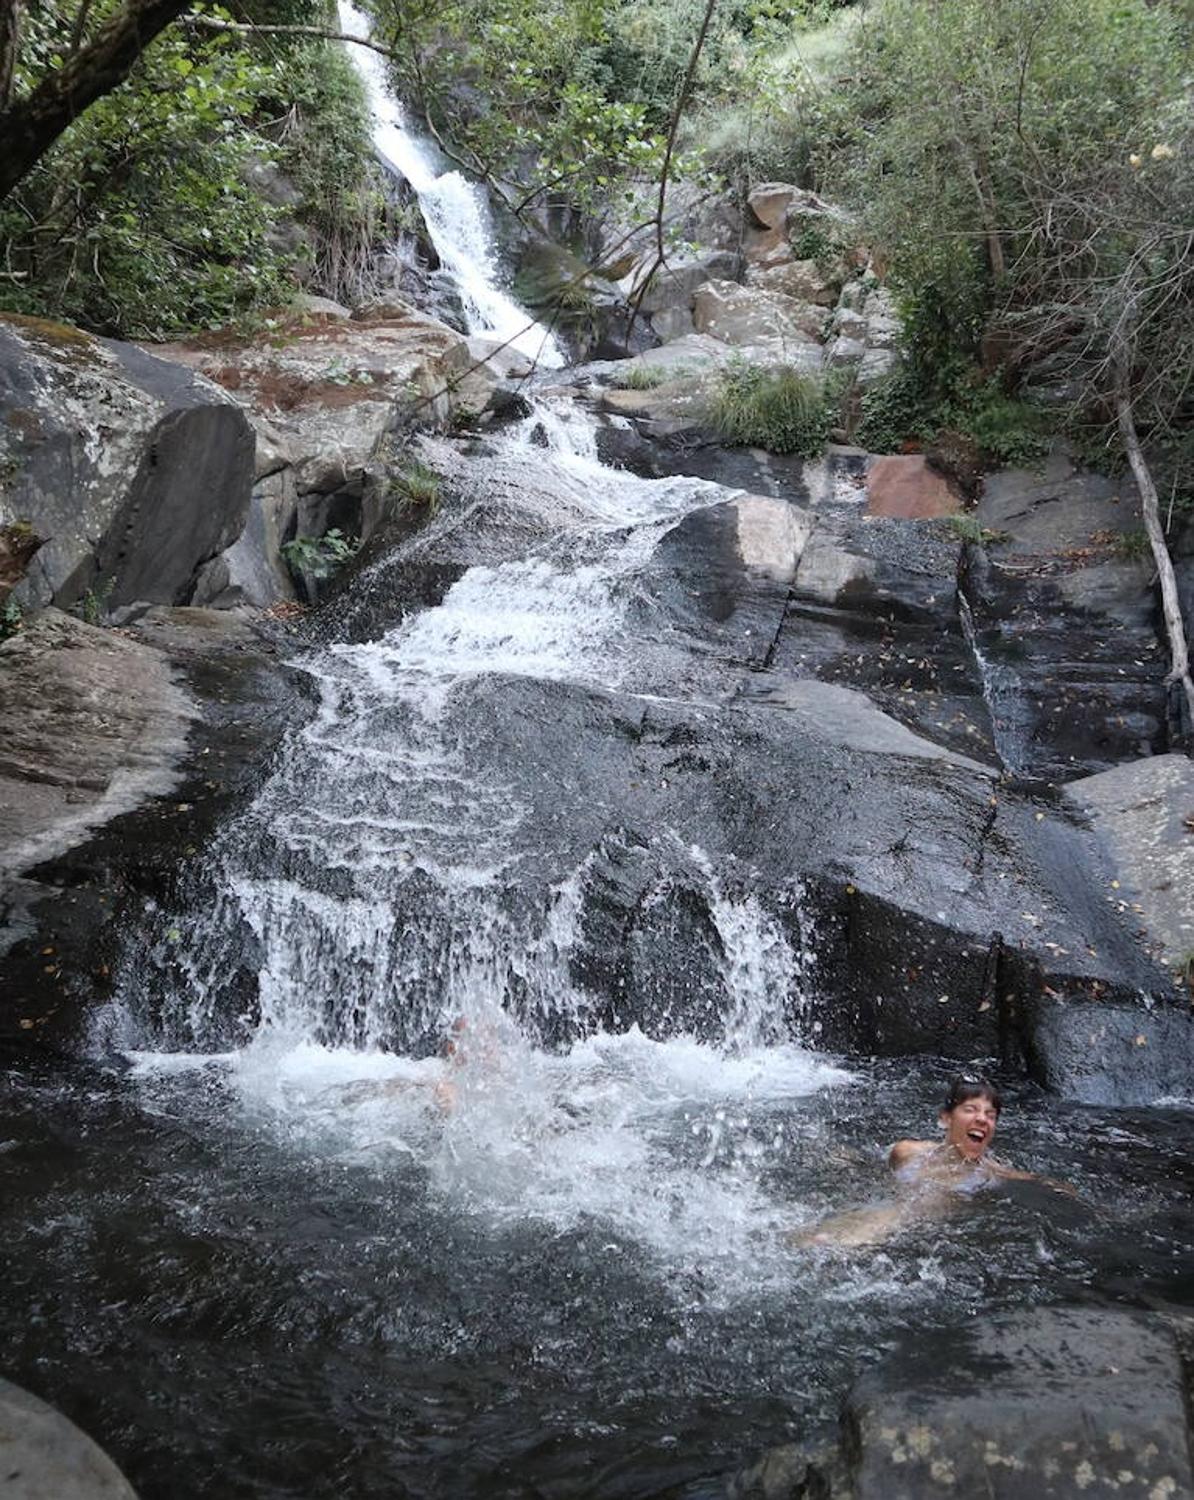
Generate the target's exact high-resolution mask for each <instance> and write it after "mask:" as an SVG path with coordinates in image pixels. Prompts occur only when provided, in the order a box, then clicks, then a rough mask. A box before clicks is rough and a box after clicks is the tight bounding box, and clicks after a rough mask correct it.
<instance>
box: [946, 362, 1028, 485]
mask: <svg viewBox="0 0 1194 1500" xmlns="http://www.w3.org/2000/svg"><path fill="white" fill-rule="evenodd" d="M934 416H935V418H936V425H937V430H940V429H941V428H952V429H954V430H955V431H958V432H962V433H965V434H966V436H967V437H971V438H973V439H974V441H975V442H976V443H977V444H978V446H979V448H980V449H981V450H982V454H983V458H984V460H985V461H986V462H987V463H996V464H1006V465H1009V466H1011V467H1013V468H1031V467H1032V465H1034V464H1036V463H1039V462H1040V460H1041V459H1042V458H1043V457H1044V456H1045V453H1046V451H1047V449H1048V435H1047V432H1046V429H1045V424H1044V418H1043V416H1042V414H1041V413H1040V412H1038V411H1037V410H1036V409H1035V408H1033V407H1032V406H1030V405H1028V403H1027V402H1025V401H1018V400H1017V399H1016V398H1015V397H1013V396H1009V395H1007V394H1006V392H1005V391H1004V390H1003V388H1002V386H1001V385H1000V383H999V381H998V380H986V381H983V382H982V383H980V384H971V385H960V386H958V387H957V388H956V389H955V390H954V391H953V392H952V393H951V394H950V396H949V397H948V398H947V399H946V400H944V401H943V402H942V403H941V405H940V406H939V407H938V408H937V410H936V412H935V413H934Z"/></svg>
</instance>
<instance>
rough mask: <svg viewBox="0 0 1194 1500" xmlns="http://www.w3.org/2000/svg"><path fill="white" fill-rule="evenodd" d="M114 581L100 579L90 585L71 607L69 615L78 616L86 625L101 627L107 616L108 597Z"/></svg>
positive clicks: (111, 579)
mask: <svg viewBox="0 0 1194 1500" xmlns="http://www.w3.org/2000/svg"><path fill="white" fill-rule="evenodd" d="M115 583H116V580H115V579H114V578H100V579H97V580H96V581H95V583H93V584H92V585H91V587H90V588H89V589H87V590H86V592H85V593H84V594H83V595H82V597H81V598H80V599H79V600H77V602H76V603H75V604H74V605H72V606H71V613H72V614H73V615H76V616H78V618H79V619H80V620H82V621H83V622H84V624H87V625H101V624H102V623H103V620H104V616H105V615H106V614H107V603H108V596H109V595H110V594H111V592H112V589H113V586H114V585H115Z"/></svg>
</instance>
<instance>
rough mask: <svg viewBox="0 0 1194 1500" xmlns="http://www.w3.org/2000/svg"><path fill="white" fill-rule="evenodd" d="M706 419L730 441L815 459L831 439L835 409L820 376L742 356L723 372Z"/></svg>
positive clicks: (720, 434) (723, 438) (789, 366)
mask: <svg viewBox="0 0 1194 1500" xmlns="http://www.w3.org/2000/svg"><path fill="white" fill-rule="evenodd" d="M708 420H709V424H710V426H712V427H713V429H714V430H715V431H716V432H717V434H718V435H719V437H721V438H722V440H723V441H725V442H727V443H732V444H735V445H739V446H744V447H756V448H766V449H767V450H768V451H769V452H771V453H795V454H799V455H800V456H801V457H802V458H815V457H816V456H817V455H818V454H820V453H821V452H823V451H824V448H825V444H826V443H827V442H828V440H829V432H830V428H831V427H832V425H833V409H832V403H831V401H830V399H829V396H828V394H827V392H826V388H825V383H824V382H823V381H822V380H820V379H818V378H817V377H815V376H810V375H805V374H803V373H802V372H801V371H799V370H795V369H793V368H792V366H791V365H773V366H770V367H767V366H762V365H749V364H746V363H744V362H743V361H741V360H739V361H735V362H733V363H731V364H730V365H729V366H728V367H727V369H726V370H725V371H724V372H723V373H722V376H721V379H720V381H719V384H718V387H717V389H716V391H715V392H714V394H713V397H712V399H711V401H710V404H709V410H708Z"/></svg>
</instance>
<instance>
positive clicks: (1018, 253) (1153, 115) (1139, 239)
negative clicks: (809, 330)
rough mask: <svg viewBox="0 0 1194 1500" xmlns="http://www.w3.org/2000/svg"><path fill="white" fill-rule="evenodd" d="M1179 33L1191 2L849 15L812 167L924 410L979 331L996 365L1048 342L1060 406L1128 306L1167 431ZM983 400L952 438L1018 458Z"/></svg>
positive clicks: (1019, 437)
mask: <svg viewBox="0 0 1194 1500" xmlns="http://www.w3.org/2000/svg"><path fill="white" fill-rule="evenodd" d="M1189 42H1190V17H1189V15H1186V16H1184V17H1183V15H1182V13H1181V11H1180V8H1178V7H1174V6H1171V5H1168V4H1156V5H1154V4H1149V3H1147V0H999V3H997V4H993V3H990V0H883V3H882V4H879V5H875V6H873V7H872V8H871V9H870V10H869V11H868V19H867V23H866V24H865V25H863V26H860V27H859V28H858V30H857V32H856V34H855V39H854V43H853V46H852V51H851V56H850V59H849V67H848V68H847V69H846V70H845V75H844V83H843V88H842V90H841V91H840V101H839V102H840V104H841V106H842V107H841V109H840V111H839V113H838V115H837V127H838V133H837V135H836V136H833V135H832V134H831V135H829V136H828V137H827V144H826V147H825V149H824V151H823V152H822V162H823V164H824V165H825V167H826V170H827V172H828V174H829V177H830V181H831V186H832V187H833V188H834V189H835V190H836V191H839V192H842V193H844V194H846V195H847V196H848V197H850V198H851V199H852V200H853V201H854V203H855V204H856V205H857V207H858V208H859V210H860V211H861V213H862V214H863V215H864V218H865V221H866V230H867V232H868V234H869V237H870V238H871V240H872V241H873V242H874V243H875V244H876V245H877V246H878V247H879V248H880V249H881V250H882V251H883V252H885V253H886V255H887V256H888V258H889V260H890V266H891V275H890V279H891V283H892V285H893V286H894V287H895V288H896V289H897V291H898V292H899V293H900V294H901V298H902V303H903V308H902V310H903V315H904V325H905V334H906V353H907V359H908V363H909V366H910V370H911V375H912V378H913V381H914V384H915V387H916V389H917V390H918V392H920V393H921V394H922V395H923V396H924V398H925V400H926V401H928V402H929V403H931V404H936V403H939V402H941V401H949V400H952V399H954V396H955V393H956V392H957V391H958V390H959V388H960V387H961V386H963V385H964V384H965V383H966V381H967V379H968V378H969V377H968V376H967V373H966V372H967V370H968V368H969V367H971V366H973V365H974V364H976V363H978V362H979V356H980V344H981V342H982V340H983V339H984V337H985V336H986V335H987V334H988V333H990V332H992V331H996V332H998V333H999V334H1000V336H1001V341H1002V358H1003V359H1004V360H1005V362H1007V364H1008V367H1009V368H1012V369H1023V368H1026V367H1029V366H1030V365H1031V363H1032V361H1033V360H1034V359H1035V358H1041V357H1044V358H1047V357H1049V356H1050V355H1060V356H1062V358H1063V362H1064V365H1065V368H1066V369H1067V370H1068V372H1069V379H1070V381H1071V384H1072V385H1073V386H1074V388H1075V390H1076V392H1077V394H1078V397H1079V399H1082V400H1085V401H1087V402H1090V403H1095V402H1098V401H1099V400H1101V399H1102V398H1103V397H1104V396H1105V394H1106V385H1107V380H1108V372H1109V369H1110V361H1109V359H1108V351H1109V347H1110V341H1111V332H1112V329H1114V328H1115V327H1117V326H1120V319H1121V315H1122V313H1123V310H1124V307H1125V306H1126V305H1130V306H1131V307H1133V308H1134V309H1135V310H1136V311H1137V312H1138V313H1139V316H1138V317H1137V318H1136V319H1135V320H1134V322H1135V326H1136V327H1137V328H1138V330H1139V337H1138V338H1137V350H1138V353H1139V354H1141V355H1143V356H1144V357H1143V358H1137V359H1136V360H1135V361H1134V366H1135V371H1134V373H1135V384H1136V389H1137V391H1138V392H1139V395H1140V397H1141V398H1142V399H1143V402H1144V407H1143V409H1142V413H1141V420H1143V421H1144V422H1145V423H1146V424H1148V423H1149V422H1150V421H1159V422H1160V423H1161V424H1163V425H1168V424H1170V423H1172V421H1173V413H1174V410H1175V403H1176V404H1177V405H1180V403H1181V401H1182V399H1183V396H1182V394H1181V391H1180V389H1179V387H1180V385H1181V382H1180V381H1179V380H1175V379H1174V378H1173V372H1174V371H1175V370H1176V369H1178V368H1186V367H1188V365H1189V359H1188V358H1185V357H1183V356H1180V355H1178V354H1177V351H1176V349H1175V348H1174V342H1175V340H1181V341H1182V342H1183V347H1184V348H1185V349H1186V350H1187V351H1189V350H1190V346H1191V345H1194V335H1192V334H1190V333H1189V332H1188V330H1189V329H1190V328H1191V326H1192V325H1194V316H1192V313H1194V308H1192V306H1191V304H1192V302H1194V290H1192V288H1194V253H1192V252H1191V248H1190V245H1189V242H1188V239H1187V238H1186V237H1185V234H1184V232H1183V231H1179V230H1178V227H1177V226H1178V224H1179V223H1185V224H1187V225H1188V203H1189V201H1190V194H1191V192H1194V174H1192V172H1191V167H1190V164H1189V156H1190V149H1189V148H1190V145H1191V144H1194V132H1192V131H1191V130H1190V124H1189V121H1190V115H1189V100H1188V94H1187V90H1188V76H1187V73H1188V65H1187V60H1188V57H1189ZM1183 199H1184V201H1185V203H1186V209H1185V210H1184V211H1183V209H1182V208H1181V206H1180V205H1181V203H1182V201H1183ZM1167 346H1168V347H1167ZM988 352H989V351H988ZM982 405H983V409H982V410H979V411H976V410H975V409H974V407H975V403H974V402H973V401H972V402H970V409H969V420H970V423H971V429H970V430H975V431H976V435H977V436H979V438H980V441H982V443H983V446H984V447H985V448H986V449H987V451H988V452H989V453H991V454H992V455H995V456H999V457H1004V458H1007V459H1009V460H1010V461H1017V462H1019V461H1023V459H1024V457H1025V456H1026V455H1028V454H1030V453H1031V451H1032V450H1033V447H1034V435H1033V433H1032V430H1031V424H1025V423H1024V422H1023V421H1022V420H1021V416H1020V415H1019V414H1017V413H1015V412H1013V411H1010V410H1008V409H1006V407H1005V408H1003V409H1000V408H999V406H998V403H996V402H994V401H986V402H985V403H983V404H982Z"/></svg>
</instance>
